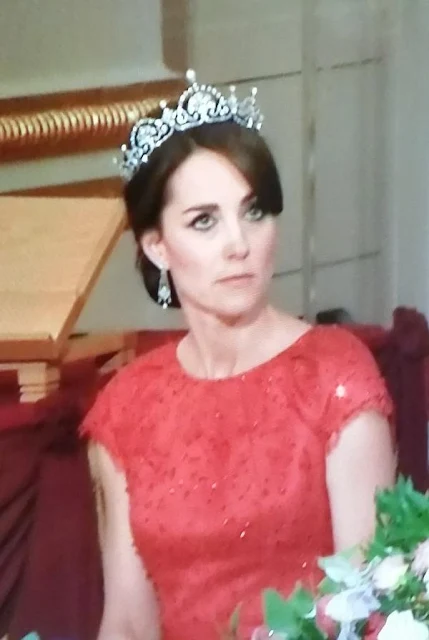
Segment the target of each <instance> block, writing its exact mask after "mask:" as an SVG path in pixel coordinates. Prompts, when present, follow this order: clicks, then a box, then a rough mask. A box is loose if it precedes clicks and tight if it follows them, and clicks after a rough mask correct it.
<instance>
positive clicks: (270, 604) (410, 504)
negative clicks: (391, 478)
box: [228, 478, 429, 640]
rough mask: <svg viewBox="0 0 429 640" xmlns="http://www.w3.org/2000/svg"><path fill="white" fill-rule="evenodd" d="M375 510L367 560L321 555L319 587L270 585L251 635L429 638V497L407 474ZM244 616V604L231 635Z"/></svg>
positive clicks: (322, 639)
mask: <svg viewBox="0 0 429 640" xmlns="http://www.w3.org/2000/svg"><path fill="white" fill-rule="evenodd" d="M376 512H377V522H376V529H375V534H374V537H373V539H372V540H371V542H370V543H369V544H368V546H367V547H366V548H365V549H363V550H362V552H363V557H364V562H363V564H362V566H361V567H360V568H359V567H357V566H356V565H355V564H353V563H352V562H351V560H350V558H351V555H352V554H337V555H334V556H331V557H328V558H323V559H321V560H320V561H319V565H320V567H321V568H322V570H323V571H324V573H325V578H324V580H323V581H322V583H321V584H320V585H319V588H318V591H317V593H316V594H312V593H310V592H308V591H306V590H305V589H303V588H302V587H301V586H299V585H298V586H297V588H296V589H295V591H294V593H293V594H292V595H291V596H290V597H289V598H287V599H285V598H282V597H281V596H280V594H279V593H277V592H276V591H274V590H266V591H265V592H264V593H263V596H262V598H263V609H264V626H263V627H261V628H260V629H257V630H255V632H254V634H253V636H252V640H267V639H268V638H269V639H270V640H429V496H426V495H423V494H421V493H419V492H417V491H415V490H414V488H413V485H412V483H411V481H410V480H405V479H404V478H400V479H399V480H398V482H397V484H396V486H395V487H394V488H392V489H388V490H383V491H381V492H379V493H378V494H377V496H376ZM238 617H239V611H238V609H237V611H236V612H235V613H234V614H233V616H232V618H231V623H230V633H229V636H228V637H229V638H237V637H238V636H237V628H238ZM234 634H235V635H234Z"/></svg>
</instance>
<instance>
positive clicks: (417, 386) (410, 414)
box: [351, 307, 429, 491]
mask: <svg viewBox="0 0 429 640" xmlns="http://www.w3.org/2000/svg"><path fill="white" fill-rule="evenodd" d="M351 329H352V330H353V332H354V333H356V335H358V337H360V338H361V339H362V340H363V341H364V342H365V343H366V344H367V345H368V346H369V348H370V349H371V351H372V353H373V355H374V357H375V359H376V360H377V362H378V365H379V367H380V370H381V372H382V374H383V376H384V377H385V379H386V383H387V386H388V388H389V391H390V393H391V395H392V399H393V401H394V405H395V414H396V416H395V418H396V437H397V446H398V458H399V460H398V462H399V468H398V471H399V473H402V474H403V475H405V476H408V477H410V478H412V480H413V482H414V485H415V487H416V488H417V489H419V490H420V491H426V490H427V488H428V411H427V406H428V402H427V395H426V369H427V363H428V356H429V329H428V324H427V321H426V319H425V317H424V316H423V314H421V313H419V312H418V311H416V310H415V309H408V308H404V307H399V308H398V309H396V310H395V312H394V314H393V325H392V327H391V329H388V330H386V329H383V328H381V327H371V326H365V325H364V326H356V325H355V326H352V327H351Z"/></svg>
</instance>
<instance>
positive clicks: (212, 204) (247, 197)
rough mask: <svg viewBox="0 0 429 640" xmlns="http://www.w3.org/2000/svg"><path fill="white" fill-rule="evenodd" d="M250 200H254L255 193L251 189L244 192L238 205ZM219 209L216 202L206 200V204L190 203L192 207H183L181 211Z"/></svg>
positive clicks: (193, 211)
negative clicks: (246, 192)
mask: <svg viewBox="0 0 429 640" xmlns="http://www.w3.org/2000/svg"><path fill="white" fill-rule="evenodd" d="M252 200H256V195H255V194H254V193H253V191H249V193H248V194H246V195H245V196H244V198H242V199H241V201H240V206H242V205H243V204H248V203H249V202H252ZM218 209H219V205H218V204H216V203H215V202H210V203H209V202H208V203H206V204H195V205H192V207H188V208H187V209H185V210H184V211H183V213H184V214H185V213H196V212H202V211H209V212H212V211H217V210H218Z"/></svg>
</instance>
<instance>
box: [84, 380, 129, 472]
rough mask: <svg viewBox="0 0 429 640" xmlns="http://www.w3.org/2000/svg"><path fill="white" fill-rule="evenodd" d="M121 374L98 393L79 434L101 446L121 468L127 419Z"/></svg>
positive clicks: (125, 397) (126, 403) (126, 402)
mask: <svg viewBox="0 0 429 640" xmlns="http://www.w3.org/2000/svg"><path fill="white" fill-rule="evenodd" d="M121 374H122V371H121V372H120V373H119V374H116V375H115V376H114V377H113V378H112V380H110V381H109V382H108V383H107V385H106V386H105V387H104V389H102V391H100V393H99V394H98V396H97V398H96V400H95V402H94V404H93V406H92V407H91V409H90V410H89V412H88V413H87V415H86V416H85V418H84V420H83V422H82V424H81V426H80V433H81V435H82V436H83V437H87V438H89V439H90V440H92V441H94V442H96V443H97V444H101V445H102V446H103V447H104V448H105V449H106V450H107V451H108V453H109V454H110V456H111V457H112V459H113V461H114V462H115V463H116V464H117V465H119V466H120V467H123V453H122V447H121V432H122V431H123V429H124V426H125V424H126V423H127V421H128V419H129V418H128V416H127V406H128V401H127V394H126V393H124V380H123V378H124V376H123V375H121Z"/></svg>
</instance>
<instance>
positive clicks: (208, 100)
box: [120, 70, 263, 180]
mask: <svg viewBox="0 0 429 640" xmlns="http://www.w3.org/2000/svg"><path fill="white" fill-rule="evenodd" d="M186 79H187V81H188V83H189V85H190V86H189V87H188V89H186V90H185V91H184V92H183V93H182V94H181V96H180V97H179V100H178V103H177V107H176V109H170V108H169V107H168V106H167V103H166V101H165V100H162V101H161V102H160V103H159V106H160V107H161V109H162V115H161V116H160V117H159V118H142V119H140V120H138V121H137V122H136V123H135V125H134V126H133V128H132V129H131V133H130V138H129V142H128V145H126V144H124V145H122V147H121V151H122V153H123V160H122V162H121V163H120V172H121V175H122V176H123V177H124V178H125V179H126V180H129V179H130V178H132V176H133V175H134V173H135V172H136V171H137V169H138V168H139V166H140V165H141V164H144V163H146V162H147V161H148V159H149V157H150V155H151V153H152V152H153V150H154V149H156V148H157V147H160V146H161V145H162V143H163V142H165V141H166V140H167V139H168V138H169V137H170V136H172V135H173V133H174V132H175V131H187V130H188V129H193V128H194V127H199V126H201V125H202V124H205V123H207V124H214V123H217V122H228V121H232V122H236V123H237V124H239V125H240V126H242V127H245V128H246V129H254V130H256V131H259V130H260V128H261V126H262V122H263V115H262V113H261V110H260V108H259V107H258V105H257V104H256V93H257V89H256V87H253V89H252V91H251V95H250V96H247V97H246V98H244V100H238V98H237V96H236V92H235V87H234V86H230V88H229V96H227V97H225V96H224V95H222V93H221V92H220V91H219V90H218V89H216V88H215V87H213V86H211V85H206V84H201V85H200V84H198V83H197V80H196V76H195V72H194V71H193V70H189V71H188V72H187V73H186Z"/></svg>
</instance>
